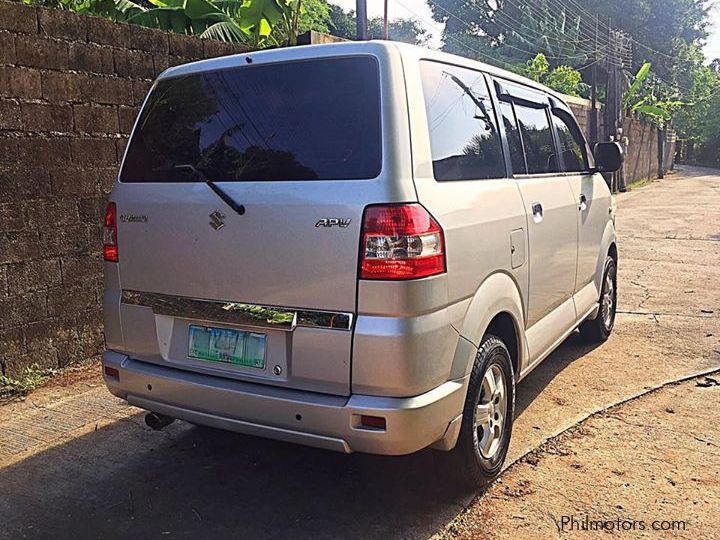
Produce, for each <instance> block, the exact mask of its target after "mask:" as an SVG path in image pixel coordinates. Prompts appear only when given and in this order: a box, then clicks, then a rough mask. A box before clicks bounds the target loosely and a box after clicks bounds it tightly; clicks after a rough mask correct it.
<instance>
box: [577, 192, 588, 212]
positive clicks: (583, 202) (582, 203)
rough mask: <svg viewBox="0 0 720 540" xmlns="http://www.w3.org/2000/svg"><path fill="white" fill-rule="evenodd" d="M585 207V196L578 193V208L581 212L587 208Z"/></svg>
mask: <svg viewBox="0 0 720 540" xmlns="http://www.w3.org/2000/svg"><path fill="white" fill-rule="evenodd" d="M587 208H588V205H587V197H586V196H585V195H580V206H579V207H578V209H579V210H580V211H581V212H584V211H585V210H587Z"/></svg>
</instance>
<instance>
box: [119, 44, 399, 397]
mask: <svg viewBox="0 0 720 540" xmlns="http://www.w3.org/2000/svg"><path fill="white" fill-rule="evenodd" d="M257 58H261V57H260V56H257ZM379 65H380V64H379V61H378V59H377V58H376V57H374V56H370V55H365V56H349V57H348V56H339V57H331V58H320V59H312V60H294V61H287V62H272V63H262V62H256V63H254V64H252V65H241V66H239V67H237V66H236V67H233V68H228V69H220V70H209V71H201V72H190V73H185V74H182V75H179V76H175V77H170V78H166V79H161V80H160V81H159V82H158V83H156V85H155V87H154V89H153V91H152V93H151V95H150V96H149V98H148V100H147V102H146V105H145V106H144V109H143V111H142V113H141V115H140V118H139V120H138V124H137V126H136V128H135V131H134V134H133V137H132V139H131V142H130V144H129V147H128V151H127V155H126V158H125V161H124V165H123V169H122V172H121V175H120V182H119V184H118V185H117V186H116V189H115V191H114V193H113V200H115V202H116V204H117V209H118V210H117V212H118V218H119V219H118V221H119V230H118V245H119V252H120V261H119V266H120V268H119V269H120V281H121V286H122V289H123V305H122V308H121V314H122V324H123V333H124V338H125V345H126V348H127V349H128V351H129V352H130V353H132V354H133V355H134V356H136V357H139V358H141V359H144V360H147V361H153V362H164V363H172V364H173V365H174V366H176V367H182V368H187V369H193V370H198V371H204V372H212V373H222V374H223V375H226V376H230V377H237V378H247V379H250V380H261V381H262V382H268V383H271V384H277V385H283V386H292V387H297V388H305V389H310V390H318V391H324V392H329V393H340V394H343V393H348V392H349V372H350V371H349V370H350V350H351V334H352V332H351V330H352V315H353V313H354V311H355V296H356V283H357V261H358V246H359V235H360V226H361V222H362V213H363V210H364V208H365V206H366V205H367V204H370V203H373V202H379V201H383V202H385V201H387V200H391V202H392V199H391V196H390V194H389V193H388V191H389V189H388V187H387V181H386V179H385V178H383V177H382V175H381V171H382V169H383V148H382V146H383V137H382V133H381V130H382V119H381V97H380V96H381V84H380V69H379ZM206 180H209V181H211V182H214V183H215V188H216V189H215V190H213V189H211V186H209V185H208V184H207V183H206ZM218 190H219V191H220V194H218V193H217V191H218ZM221 195H222V196H221ZM395 195H396V196H397V195H398V194H397V193H396V194H395ZM223 197H225V198H229V199H231V203H232V204H231V205H228V204H227V203H226V202H225V201H224V200H223ZM232 205H234V206H236V209H235V210H234V209H233V208H232V207H231V206H232ZM236 210H239V211H236ZM269 308H279V309H269ZM193 326H195V327H202V328H206V329H215V328H219V329H231V330H239V331H246V332H251V333H254V334H259V335H261V336H265V337H264V338H262V339H264V340H265V345H264V347H265V350H264V351H263V355H264V361H263V362H262V365H261V366H260V365H257V366H249V365H240V364H232V363H228V362H206V361H203V360H202V359H198V358H195V357H192V356H191V355H190V354H189V352H188V347H189V340H190V332H191V327H193ZM237 335H238V334H237V333H230V334H228V335H225V334H222V337H223V339H225V338H227V337H228V336H229V337H230V339H237ZM241 335H242V336H245V337H247V335H244V334H241ZM248 335H249V334H248ZM256 337H257V336H256ZM243 339H244V338H243Z"/></svg>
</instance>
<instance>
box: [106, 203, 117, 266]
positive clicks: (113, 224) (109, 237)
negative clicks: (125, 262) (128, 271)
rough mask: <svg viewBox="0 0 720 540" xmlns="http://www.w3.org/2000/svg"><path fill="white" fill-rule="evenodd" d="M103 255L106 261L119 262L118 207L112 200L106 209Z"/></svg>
mask: <svg viewBox="0 0 720 540" xmlns="http://www.w3.org/2000/svg"><path fill="white" fill-rule="evenodd" d="M103 257H104V258H105V260H106V261H110V262H118V246H117V207H116V206H115V203H114V202H111V203H110V204H108V206H107V210H105V222H104V223H103Z"/></svg>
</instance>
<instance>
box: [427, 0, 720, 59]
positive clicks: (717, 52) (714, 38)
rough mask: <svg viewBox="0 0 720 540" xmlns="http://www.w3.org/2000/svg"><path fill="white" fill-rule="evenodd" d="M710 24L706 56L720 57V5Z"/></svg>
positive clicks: (710, 57) (709, 57)
mask: <svg viewBox="0 0 720 540" xmlns="http://www.w3.org/2000/svg"><path fill="white" fill-rule="evenodd" d="M416 1H418V0H416ZM419 1H423V0H419ZM710 25H711V27H712V28H711V33H710V37H709V38H708V41H707V45H705V56H707V57H708V60H712V59H714V58H720V5H718V6H716V7H715V9H714V10H713V11H712V15H711V18H710Z"/></svg>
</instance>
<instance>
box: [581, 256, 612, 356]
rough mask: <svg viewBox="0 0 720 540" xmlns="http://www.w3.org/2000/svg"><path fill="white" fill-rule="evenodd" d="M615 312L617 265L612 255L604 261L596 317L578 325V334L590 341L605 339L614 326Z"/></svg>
mask: <svg viewBox="0 0 720 540" xmlns="http://www.w3.org/2000/svg"><path fill="white" fill-rule="evenodd" d="M616 313H617V265H616V264H615V261H614V260H613V258H612V257H608V258H607V261H606V262H605V273H604V274H603V282H602V290H601V291H600V307H599V311H598V315H597V317H595V319H593V320H591V321H585V322H584V323H582V324H581V325H580V334H582V336H583V337H584V338H585V339H586V340H588V341H591V342H594V343H602V342H604V341H607V339H608V338H609V337H610V334H612V331H613V328H614V327H615V314H616Z"/></svg>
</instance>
